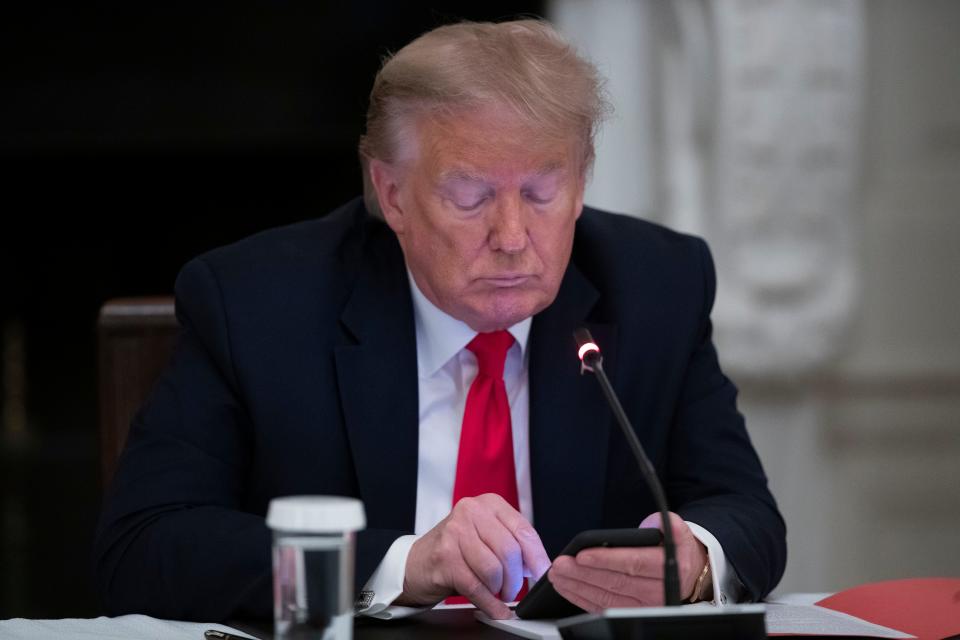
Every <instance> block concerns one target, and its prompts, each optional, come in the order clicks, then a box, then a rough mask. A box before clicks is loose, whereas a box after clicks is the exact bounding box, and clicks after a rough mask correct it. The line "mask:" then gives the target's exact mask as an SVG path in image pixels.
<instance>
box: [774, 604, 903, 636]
mask: <svg viewBox="0 0 960 640" xmlns="http://www.w3.org/2000/svg"><path fill="white" fill-rule="evenodd" d="M767 633H768V634H775V633H787V634H795V635H799V634H803V635H809V636H866V637H869V638H913V637H915V636H911V635H910V634H908V633H903V632H901V631H897V630H896V629H889V628H887V627H881V626H880V625H878V624H873V623H872V622H867V621H866V620H861V619H860V618H855V617H853V616H851V615H847V614H846V613H840V612H839V611H833V610H832V609H826V608H824V607H817V606H812V605H792V604H768V605H767Z"/></svg>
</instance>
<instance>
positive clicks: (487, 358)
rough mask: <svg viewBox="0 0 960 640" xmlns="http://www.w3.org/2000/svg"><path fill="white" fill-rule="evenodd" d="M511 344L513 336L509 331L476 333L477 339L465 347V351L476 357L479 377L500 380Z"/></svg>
mask: <svg viewBox="0 0 960 640" xmlns="http://www.w3.org/2000/svg"><path fill="white" fill-rule="evenodd" d="M512 344H513V336H512V335H510V332H509V331H504V330H502V329H501V330H500V331H492V332H490V333H478V334H477V337H475V338H474V339H473V340H471V341H470V344H468V345H467V349H470V351H472V352H473V355H475V356H477V365H478V366H479V368H480V374H481V375H485V376H490V377H491V378H499V379H502V378H503V363H504V361H505V360H506V359H507V350H509V349H510V345H512Z"/></svg>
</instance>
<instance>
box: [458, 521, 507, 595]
mask: <svg viewBox="0 0 960 640" xmlns="http://www.w3.org/2000/svg"><path fill="white" fill-rule="evenodd" d="M457 543H458V544H459V546H460V556H461V557H462V558H463V561H464V562H465V563H466V565H467V568H468V569H469V570H470V571H471V573H473V575H474V576H476V577H477V578H478V579H479V580H480V582H481V583H482V584H483V586H484V587H486V589H487V591H489V592H490V593H500V591H501V590H502V589H503V565H502V564H501V563H500V559H499V558H497V556H496V554H494V553H493V551H491V550H490V548H489V547H488V546H487V545H486V543H484V541H483V540H481V539H480V535H479V533H478V532H477V529H476V528H473V529H471V530H470V531H468V532H466V533H465V534H464V535H462V536H460V538H458V540H457ZM461 595H464V596H466V595H467V594H466V593H461Z"/></svg>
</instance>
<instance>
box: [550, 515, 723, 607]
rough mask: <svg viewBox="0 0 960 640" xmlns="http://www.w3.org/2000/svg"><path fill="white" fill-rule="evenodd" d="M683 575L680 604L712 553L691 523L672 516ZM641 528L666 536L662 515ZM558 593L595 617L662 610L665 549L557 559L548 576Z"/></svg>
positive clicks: (594, 550)
mask: <svg viewBox="0 0 960 640" xmlns="http://www.w3.org/2000/svg"><path fill="white" fill-rule="evenodd" d="M670 524H671V526H672V527H673V539H674V544H675V545H676V548H677V565H678V569H679V573H680V598H681V600H686V599H687V598H689V597H690V596H691V594H693V587H694V585H695V583H696V581H697V578H698V577H699V575H700V573H701V572H702V571H703V567H704V565H705V564H706V562H707V550H706V547H704V546H703V544H701V543H700V541H699V540H697V539H696V538H694V537H693V532H692V531H690V527H688V526H687V523H686V522H684V521H683V519H682V518H681V517H680V516H678V515H677V514H675V513H671V514H670ZM640 526H641V527H657V528H659V529H661V530H663V526H662V523H661V521H660V514H659V513H654V514H651V515H649V516H647V517H646V518H645V519H644V520H643V522H641V523H640ZM548 577H549V579H550V582H551V583H552V584H553V587H554V588H555V589H556V590H557V593H559V594H560V595H562V596H563V597H564V598H566V599H567V600H569V601H570V602H572V603H573V604H575V605H577V606H578V607H580V608H581V609H583V610H585V611H590V612H596V611H600V610H602V609H610V608H613V607H644V606H660V605H663V603H664V598H663V547H623V548H618V549H615V548H592V549H584V550H583V551H581V552H580V553H578V554H577V555H576V557H575V558H572V557H570V556H560V557H559V558H557V559H556V560H555V561H554V563H553V567H552V568H551V569H550V573H549V574H548Z"/></svg>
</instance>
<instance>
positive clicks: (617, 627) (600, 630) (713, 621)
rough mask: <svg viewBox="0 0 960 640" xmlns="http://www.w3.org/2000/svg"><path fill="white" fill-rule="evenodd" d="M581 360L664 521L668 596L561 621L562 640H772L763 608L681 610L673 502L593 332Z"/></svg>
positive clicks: (583, 337)
mask: <svg viewBox="0 0 960 640" xmlns="http://www.w3.org/2000/svg"><path fill="white" fill-rule="evenodd" d="M573 337H574V339H575V340H576V343H577V356H578V357H579V358H580V363H581V365H580V374H581V375H583V374H584V373H586V372H587V371H589V372H591V373H593V374H594V375H595V376H596V378H597V380H598V381H599V382H600V388H601V389H602V390H603V395H604V396H606V398H607V403H608V404H609V405H610V409H612V410H613V415H614V417H616V419H617V424H619V425H620V429H621V430H622V431H623V435H624V437H626V439H627V442H628V443H629V444H630V448H631V449H632V450H633V454H634V456H636V458H637V464H638V465H639V466H640V471H641V472H642V473H643V477H644V479H645V480H646V482H647V486H648V487H649V488H650V492H651V493H652V494H653V498H654V501H655V502H656V504H657V508H658V509H659V510H660V520H661V521H662V522H663V556H664V559H663V576H664V577H663V596H664V598H663V599H664V602H665V603H666V605H667V606H665V607H641V608H628V609H607V610H605V611H603V612H601V613H585V614H582V615H578V616H572V617H570V618H564V619H561V620H558V621H557V630H558V631H560V636H561V637H562V638H571V639H574V640H578V639H581V638H590V639H591V640H601V639H602V640H606V639H608V638H610V639H613V638H671V639H674V640H679V639H687V638H690V639H693V638H711V640H762V639H763V638H766V637H767V630H766V624H765V623H764V615H765V607H764V606H763V605H760V604H735V605H725V606H722V607H707V608H705V609H704V608H698V607H696V606H694V607H680V606H679V605H680V575H679V571H678V570H677V551H676V547H675V546H674V542H673V527H672V526H671V523H670V517H669V511H670V510H669V508H668V507H667V498H666V495H665V494H664V492H663V485H661V484H660V480H659V478H657V473H656V471H654V468H653V464H651V462H650V458H648V457H647V454H646V452H645V451H644V450H643V446H642V445H641V444H640V440H639V439H637V434H636V433H634V431H633V427H631V426H630V420H629V418H627V414H626V413H625V412H624V410H623V406H621V404H620V400H619V399H618V398H617V394H616V392H615V391H614V390H613V386H612V385H611V384H610V380H609V379H608V378H607V374H606V372H605V371H604V370H603V355H602V354H601V353H600V347H599V346H598V345H597V343H596V342H595V341H594V339H593V336H591V335H590V331H589V330H588V329H586V328H585V327H581V328H579V329H577V330H576V331H574V332H573Z"/></svg>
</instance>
